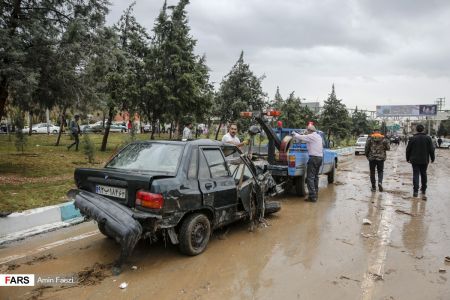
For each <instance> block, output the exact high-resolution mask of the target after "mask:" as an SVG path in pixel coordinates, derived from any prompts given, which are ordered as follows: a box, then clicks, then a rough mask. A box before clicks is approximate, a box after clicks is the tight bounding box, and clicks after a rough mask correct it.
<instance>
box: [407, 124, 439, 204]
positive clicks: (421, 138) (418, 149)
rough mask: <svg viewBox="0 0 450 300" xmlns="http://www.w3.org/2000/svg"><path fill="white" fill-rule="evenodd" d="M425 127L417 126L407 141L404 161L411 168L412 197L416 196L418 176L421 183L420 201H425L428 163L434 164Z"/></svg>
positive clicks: (431, 145)
mask: <svg viewBox="0 0 450 300" xmlns="http://www.w3.org/2000/svg"><path fill="white" fill-rule="evenodd" d="M424 129H425V127H424V126H423V125H422V124H419V125H417V127H416V131H417V133H416V134H415V135H414V136H413V137H412V138H411V139H410V140H409V143H408V146H406V161H407V162H409V163H410V164H411V165H412V168H413V197H417V196H418V192H419V175H420V178H421V181H422V187H421V189H420V190H421V191H422V199H423V200H427V196H426V195H425V192H426V190H427V168H428V163H429V162H430V159H431V162H434V158H435V157H434V146H433V142H432V140H431V138H430V137H429V136H428V135H426V134H425V133H424V132H423V131H424Z"/></svg>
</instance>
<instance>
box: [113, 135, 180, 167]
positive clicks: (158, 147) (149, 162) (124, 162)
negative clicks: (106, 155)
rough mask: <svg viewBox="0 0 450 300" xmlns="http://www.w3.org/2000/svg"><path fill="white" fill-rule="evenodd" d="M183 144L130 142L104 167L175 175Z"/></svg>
mask: <svg viewBox="0 0 450 300" xmlns="http://www.w3.org/2000/svg"><path fill="white" fill-rule="evenodd" d="M183 148H184V145H170V144H160V143H137V144H130V145H128V146H127V147H126V148H125V149H123V150H122V151H120V153H119V154H117V155H116V156H115V157H114V158H113V159H112V160H111V161H110V162H109V163H108V164H107V165H106V168H114V169H123V170H139V171H150V172H157V173H165V174H167V175H175V174H176V172H177V167H178V162H179V161H180V158H181V154H182V153H183Z"/></svg>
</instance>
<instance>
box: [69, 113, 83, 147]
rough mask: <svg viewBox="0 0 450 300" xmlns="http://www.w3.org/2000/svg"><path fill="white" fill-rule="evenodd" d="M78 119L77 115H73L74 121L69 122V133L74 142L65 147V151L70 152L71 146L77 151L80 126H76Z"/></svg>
mask: <svg viewBox="0 0 450 300" xmlns="http://www.w3.org/2000/svg"><path fill="white" fill-rule="evenodd" d="M79 119H80V116H79V115H75V120H72V121H70V131H71V132H72V136H73V138H74V140H75V141H74V142H73V143H72V144H70V145H69V146H67V150H70V148H72V146H73V145H75V151H78V144H79V143H80V139H79V137H78V136H79V135H80V134H81V132H80V125H78V120H79Z"/></svg>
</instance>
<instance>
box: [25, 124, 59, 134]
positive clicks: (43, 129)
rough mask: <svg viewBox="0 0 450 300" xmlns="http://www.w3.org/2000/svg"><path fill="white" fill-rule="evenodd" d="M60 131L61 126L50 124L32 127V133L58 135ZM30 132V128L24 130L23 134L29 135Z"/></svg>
mask: <svg viewBox="0 0 450 300" xmlns="http://www.w3.org/2000/svg"><path fill="white" fill-rule="evenodd" d="M59 130H60V127H59V126H55V125H53V124H49V123H39V124H35V125H33V127H31V133H58V132H59ZM29 131H30V128H24V129H22V132H23V133H28V132H29Z"/></svg>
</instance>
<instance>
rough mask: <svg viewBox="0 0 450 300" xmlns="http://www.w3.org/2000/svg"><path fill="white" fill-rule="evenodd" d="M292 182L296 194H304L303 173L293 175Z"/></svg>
mask: <svg viewBox="0 0 450 300" xmlns="http://www.w3.org/2000/svg"><path fill="white" fill-rule="evenodd" d="M294 183H295V193H296V194H297V196H300V197H303V196H305V175H303V176H297V177H295V179H294Z"/></svg>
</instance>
